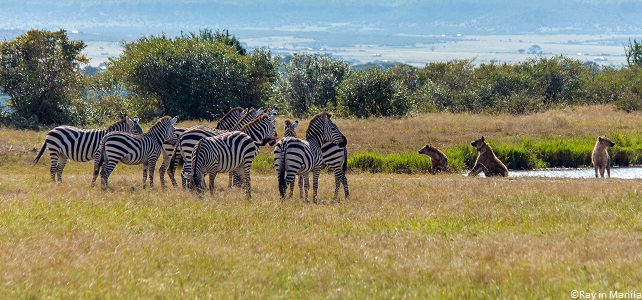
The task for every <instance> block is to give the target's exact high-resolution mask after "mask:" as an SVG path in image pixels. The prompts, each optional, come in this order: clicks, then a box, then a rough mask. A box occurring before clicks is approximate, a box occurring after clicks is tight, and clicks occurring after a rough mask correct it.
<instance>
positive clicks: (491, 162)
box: [468, 136, 508, 177]
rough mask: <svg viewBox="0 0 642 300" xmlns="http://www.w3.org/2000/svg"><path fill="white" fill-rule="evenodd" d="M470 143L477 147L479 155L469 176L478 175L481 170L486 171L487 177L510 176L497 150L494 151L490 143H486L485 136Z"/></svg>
mask: <svg viewBox="0 0 642 300" xmlns="http://www.w3.org/2000/svg"><path fill="white" fill-rule="evenodd" d="M470 144H471V145H472V146H473V147H475V148H476V149H477V153H479V155H478V156H477V161H475V166H474V167H473V169H472V170H471V171H470V173H468V176H476V175H477V174H479V172H484V175H486V177H490V176H503V177H506V176H508V168H506V166H505V165H504V164H503V163H502V162H501V161H500V160H499V158H497V156H495V152H493V149H492V148H491V147H490V145H488V144H486V142H485V141H484V136H482V137H481V138H480V139H478V140H476V141H474V142H472V143H470Z"/></svg>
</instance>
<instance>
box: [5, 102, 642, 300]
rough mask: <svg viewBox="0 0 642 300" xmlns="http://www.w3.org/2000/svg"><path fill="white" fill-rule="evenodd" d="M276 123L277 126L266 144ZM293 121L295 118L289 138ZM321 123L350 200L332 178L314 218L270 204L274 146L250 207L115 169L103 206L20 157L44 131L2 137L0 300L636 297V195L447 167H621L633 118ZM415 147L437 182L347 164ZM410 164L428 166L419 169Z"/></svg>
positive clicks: (632, 150) (603, 185)
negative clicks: (593, 160)
mask: <svg viewBox="0 0 642 300" xmlns="http://www.w3.org/2000/svg"><path fill="white" fill-rule="evenodd" d="M333 119H334V118H333ZM284 120H285V117H284V116H279V117H278V119H277V123H276V124H277V131H278V133H279V136H282V133H283V122H284ZM307 121H308V120H301V125H300V126H299V129H298V131H299V133H300V134H301V135H303V134H304V132H305V129H306V128H307ZM202 123H203V122H202ZM202 123H201V124H202ZM335 123H336V124H337V125H338V126H339V128H340V129H341V130H342V132H343V133H344V135H345V136H346V137H347V139H348V150H349V153H350V155H349V157H350V161H351V165H352V167H351V168H350V170H349V172H348V174H347V176H348V180H349V186H350V194H351V197H350V198H349V199H347V200H344V199H343V195H342V194H343V193H342V192H341V193H340V195H341V196H340V199H341V202H339V203H337V202H334V201H333V199H332V196H333V192H334V178H333V176H332V174H331V173H328V172H325V171H324V172H322V174H321V179H320V183H319V186H320V189H319V198H320V203H319V204H312V203H303V202H301V201H299V200H298V187H297V188H296V189H295V197H294V199H290V200H288V201H286V202H284V203H282V202H281V200H280V197H279V193H278V189H277V178H276V172H275V171H274V170H273V169H272V168H271V161H270V160H271V151H272V150H273V148H272V147H264V148H261V150H260V154H259V157H257V159H256V160H255V165H254V166H253V169H252V174H251V176H252V198H251V199H250V200H246V198H245V194H244V192H243V191H242V190H241V189H237V188H233V189H230V188H227V180H228V177H227V175H226V174H222V175H219V176H218V177H217V181H216V184H217V187H216V191H215V192H214V195H209V194H208V193H206V194H205V196H204V198H203V199H201V198H199V197H198V195H197V194H195V193H194V192H191V191H184V190H182V189H181V188H174V187H171V185H170V186H167V187H166V188H165V189H161V188H160V184H159V180H158V171H157V172H156V173H155V180H154V181H155V184H156V186H155V187H154V188H151V189H150V188H149V187H148V188H146V189H143V188H142V171H141V167H140V166H125V165H123V164H118V166H117V167H116V169H115V170H114V172H113V173H112V175H111V177H110V186H111V189H110V190H109V191H101V189H100V187H95V188H91V187H90V182H91V176H92V167H93V165H92V164H91V163H78V162H69V163H68V164H67V166H66V168H65V171H64V173H63V182H62V183H61V184H54V183H52V182H51V179H50V176H49V156H48V154H47V155H45V156H43V158H41V160H40V162H39V163H37V164H36V165H35V166H34V165H33V158H34V157H35V155H36V153H35V152H34V151H33V150H32V149H33V148H38V149H39V148H40V146H41V145H42V143H43V141H44V138H45V135H46V131H39V132H35V131H17V130H11V129H6V128H2V130H0V174H2V175H0V176H1V177H0V199H1V200H0V211H1V213H0V276H1V279H2V281H1V284H0V295H2V296H0V297H2V298H8V299H16V298H18V299H24V298H33V299H40V298H65V299H68V298H172V299H175V298H218V299H221V298H224V299H225V298H289V299H292V298H295V299H319V298H331V299H336V298H352V299H373V298H374V299H391V298H410V299H414V298H456V299H461V298H464V299H466V298H516V299H524V298H527V299H528V298H551V299H560V298H561V299H568V298H572V297H574V295H575V296H580V295H584V294H581V293H584V292H586V293H600V292H605V293H606V295H607V296H611V295H619V294H610V293H611V292H615V293H618V292H622V293H626V292H628V293H631V292H634V294H632V295H633V296H636V295H638V294H636V293H642V269H640V266H641V265H642V251H640V249H641V246H642V213H641V209H642V201H641V200H642V182H640V181H639V180H634V179H616V178H611V179H595V178H591V179H569V178H566V179H561V178H543V177H532V178H526V177H520V178H515V177H510V176H509V177H508V178H483V177H466V176H463V174H465V173H466V168H469V167H470V166H468V165H467V164H469V163H470V158H468V159H464V158H457V153H458V152H457V151H460V152H461V151H463V150H461V149H468V150H466V151H468V152H470V151H474V150H473V148H472V146H470V145H469V144H470V142H472V141H473V140H475V139H476V138H479V137H480V136H481V135H484V136H485V137H486V141H487V142H488V143H489V144H490V145H491V146H493V148H494V149H509V148H510V147H515V148H519V149H522V150H524V151H526V152H528V151H530V150H532V149H535V147H531V146H529V145H541V144H544V143H547V142H548V143H550V141H555V143H552V144H551V145H553V146H550V147H555V146H554V145H567V144H569V143H577V142H578V141H581V143H582V144H581V145H579V146H577V149H579V150H573V151H577V152H582V153H583V152H588V153H586V156H589V155H590V151H591V149H592V147H593V144H594V143H595V139H596V138H597V136H598V135H607V136H609V137H612V138H613V137H614V139H615V142H616V146H615V147H614V148H613V149H610V150H609V151H610V152H612V153H626V155H627V157H628V156H630V157H629V160H628V161H629V162H635V161H637V158H635V157H634V156H635V155H637V153H638V152H637V151H638V147H642V146H638V145H637V141H641V140H642V133H641V132H640V128H642V118H641V115H640V114H639V113H625V112H621V111H616V110H614V109H613V107H611V106H606V105H605V106H586V107H576V108H566V109H558V110H552V111H548V112H542V113H536V114H530V115H524V116H513V115H507V114H499V115H480V114H447V113H434V114H421V115H418V116H414V117H407V118H401V119H381V118H379V119H377V118H371V119H354V120H353V119H341V118H338V119H336V120H335ZM195 124H197V122H194V121H189V122H179V123H178V124H177V126H179V127H189V126H191V125H195ZM214 124H215V123H212V125H214ZM150 125H151V124H143V129H144V130H147V129H148V128H149V126H150ZM428 143H431V144H433V145H434V146H436V147H438V148H441V149H445V150H447V151H445V152H446V153H447V154H448V155H449V157H451V156H452V160H453V161H452V163H451V165H452V166H453V170H452V171H451V172H449V173H445V174H438V175H432V174H429V173H427V172H425V171H422V170H421V168H419V169H405V171H403V172H395V171H394V170H393V171H390V170H388V169H384V170H379V172H369V171H364V170H363V168H361V167H358V166H357V162H356V158H357V157H358V156H360V155H362V156H363V155H365V154H368V155H380V156H382V157H394V156H396V155H397V156H411V155H418V154H416V152H417V150H419V149H420V148H421V147H423V146H424V145H426V144H428ZM458 149H459V150H458ZM537 149H543V147H540V148H537ZM622 149H628V150H626V151H624V150H622ZM466 151H464V152H466ZM538 151H539V150H538ZM573 151H571V152H573ZM618 151H620V152H618ZM504 152H505V153H508V152H506V151H504ZM500 157H502V156H501V155H500ZM540 158H541V159H542V160H541V161H536V162H535V163H534V164H535V165H536V166H540V167H545V166H546V165H545V164H546V163H547V161H548V160H547V159H548V158H547V156H546V155H544V154H541V153H540V154H538V156H537V157H536V158H534V159H540ZM413 159H415V160H423V163H424V164H428V165H429V159H428V157H427V156H417V157H415V158H413ZM473 159H474V157H473ZM631 164H633V163H631ZM507 165H508V166H509V168H510V169H512V168H511V166H510V165H509V164H508V163H507ZM588 167H590V166H588ZM617 171H618V170H617V168H615V169H614V170H612V174H614V173H616V172H617ZM509 174H510V172H509ZM166 181H167V183H168V184H169V181H168V180H166ZM574 292H577V294H573V293H574ZM622 295H624V294H622ZM629 295H630V294H629ZM640 297H642V295H640ZM596 298H597V296H596Z"/></svg>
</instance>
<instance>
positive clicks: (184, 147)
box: [169, 113, 276, 187]
mask: <svg viewBox="0 0 642 300" xmlns="http://www.w3.org/2000/svg"><path fill="white" fill-rule="evenodd" d="M275 120H276V115H275V114H270V115H268V114H267V113H262V114H261V115H260V116H257V117H256V118H254V120H252V122H250V123H248V124H246V125H245V126H243V128H241V130H240V132H243V133H245V134H247V135H248V136H250V137H251V138H252V139H253V140H254V141H255V142H257V143H258V145H259V146H263V145H265V144H266V143H268V142H269V143H270V145H274V140H273V139H271V138H270V137H271V136H276V130H275V129H274V122H275ZM230 132H233V131H230ZM225 133H228V131H221V130H214V129H211V128H210V129H208V128H202V127H201V128H195V129H194V130H189V131H186V132H185V133H183V135H182V136H181V137H180V138H179V140H178V142H177V146H176V149H175V150H174V152H175V153H174V155H173V156H174V159H173V160H172V161H171V162H170V166H169V169H170V170H175V169H176V164H177V163H178V160H179V157H180V158H182V159H183V172H182V176H181V177H182V178H183V187H186V184H187V179H188V178H187V177H188V176H189V174H191V169H192V159H193V156H192V152H193V149H194V147H195V146H196V144H197V143H198V142H199V141H200V140H201V139H203V138H206V137H213V136H217V135H221V134H225ZM230 182H231V180H230ZM239 182H240V181H239ZM230 185H231V183H230Z"/></svg>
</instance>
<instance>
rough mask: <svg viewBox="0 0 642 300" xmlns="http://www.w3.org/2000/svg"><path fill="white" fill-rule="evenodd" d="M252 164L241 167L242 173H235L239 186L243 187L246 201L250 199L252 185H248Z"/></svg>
mask: <svg viewBox="0 0 642 300" xmlns="http://www.w3.org/2000/svg"><path fill="white" fill-rule="evenodd" d="M251 166H252V164H251V163H250V164H247V165H245V166H243V170H242V172H238V173H237V172H235V173H236V174H237V175H238V177H239V179H240V180H241V184H242V185H244V186H245V196H246V197H247V199H250V198H252V184H251V183H250V167H251Z"/></svg>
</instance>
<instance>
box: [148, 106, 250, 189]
mask: <svg viewBox="0 0 642 300" xmlns="http://www.w3.org/2000/svg"><path fill="white" fill-rule="evenodd" d="M250 110H251V111H253V112H256V110H254V109H253V108H252V109H243V108H241V107H238V106H237V107H234V108H232V109H230V111H228V112H227V113H226V114H225V115H224V116H223V117H222V118H221V119H220V120H219V121H218V123H217V124H216V127H215V129H217V130H233V128H235V126H237V125H238V124H239V123H241V122H242V119H243V118H244V117H245V116H247V115H248V112H250ZM257 115H258V114H256V115H255V117H256V116H257ZM250 121H251V119H250ZM248 122H249V121H248ZM245 123H247V122H245ZM196 127H199V126H194V127H192V128H190V129H193V128H196ZM207 128H209V127H207ZM186 130H189V129H179V128H176V132H177V139H176V141H178V138H179V137H180V135H181V134H183V132H185V131H186ZM175 147H176V145H174V144H170V143H169V142H165V143H163V163H162V164H161V166H160V169H159V172H160V176H161V182H163V181H164V180H165V171H167V175H168V176H169V179H170V180H171V181H172V185H173V186H177V183H176V179H175V176H174V174H175V171H176V166H177V165H176V164H174V167H173V168H170V169H168V167H169V165H170V164H171V161H172V160H174V148H175ZM165 155H166V156H165ZM178 155H179V156H178V157H177V158H176V159H177V160H178V161H180V160H181V157H180V153H179V154H178ZM184 186H185V184H184V181H183V187H184Z"/></svg>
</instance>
